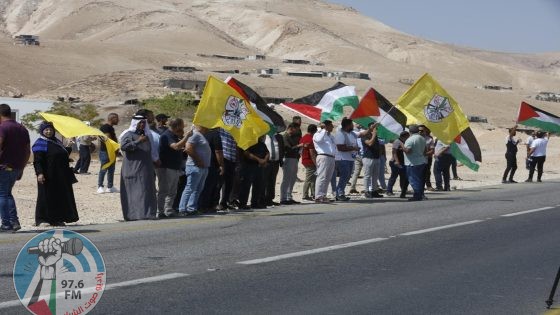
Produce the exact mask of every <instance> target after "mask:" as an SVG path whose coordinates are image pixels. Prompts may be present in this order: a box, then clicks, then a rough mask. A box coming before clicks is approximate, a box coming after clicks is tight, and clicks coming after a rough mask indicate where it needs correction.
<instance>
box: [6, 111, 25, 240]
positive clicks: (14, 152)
mask: <svg viewBox="0 0 560 315" xmlns="http://www.w3.org/2000/svg"><path fill="white" fill-rule="evenodd" d="M30 154H31V150H30V141H29V133H28V132H27V129H25V127H23V126H22V125H21V124H19V123H17V122H16V121H14V120H13V119H12V110H11V108H10V106H9V105H7V104H1V105H0V214H1V216H2V226H1V231H17V230H19V229H21V225H20V223H19V220H18V216H17V209H16V202H15V200H14V196H13V195H12V188H13V187H14V184H15V183H16V180H19V179H21V176H22V175H23V169H24V167H25V165H26V164H27V161H28V160H29V156H30Z"/></svg>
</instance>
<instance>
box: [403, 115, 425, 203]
mask: <svg viewBox="0 0 560 315" xmlns="http://www.w3.org/2000/svg"><path fill="white" fill-rule="evenodd" d="M408 129H409V131H410V134H411V135H410V137H409V138H408V139H406V141H405V143H404V146H403V152H404V164H405V165H406V174H407V175H408V180H409V182H410V186H412V189H413V190H414V196H413V197H412V198H409V199H408V200H409V201H420V200H422V199H423V198H425V197H424V183H425V177H424V169H425V167H426V163H427V160H426V155H425V153H426V139H425V138H424V136H422V135H420V133H419V132H420V128H419V127H418V125H410V126H409V127H408Z"/></svg>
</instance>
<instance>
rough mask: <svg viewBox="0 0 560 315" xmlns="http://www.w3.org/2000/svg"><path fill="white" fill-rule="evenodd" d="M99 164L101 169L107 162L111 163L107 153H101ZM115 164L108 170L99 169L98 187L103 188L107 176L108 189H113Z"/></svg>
mask: <svg viewBox="0 0 560 315" xmlns="http://www.w3.org/2000/svg"><path fill="white" fill-rule="evenodd" d="M99 162H100V163H101V167H103V165H104V164H105V163H107V162H109V154H107V151H99ZM115 164H116V162H115V163H113V164H111V166H109V167H108V168H106V169H103V168H100V169H99V176H98V177H97V187H103V181H104V180H105V174H107V188H111V187H113V178H114V177H115Z"/></svg>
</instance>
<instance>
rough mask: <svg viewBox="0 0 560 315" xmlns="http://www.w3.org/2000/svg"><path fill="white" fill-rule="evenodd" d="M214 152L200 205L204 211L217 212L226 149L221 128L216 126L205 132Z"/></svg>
mask: <svg viewBox="0 0 560 315" xmlns="http://www.w3.org/2000/svg"><path fill="white" fill-rule="evenodd" d="M204 138H206V141H208V144H209V145H210V150H211V152H212V154H211V158H210V167H209V168H208V176H207V177H206V181H205V182H204V189H202V193H201V194H200V197H199V199H198V200H199V201H198V207H199V211H200V212H202V213H216V212H217V209H216V207H217V206H218V203H219V201H220V188H221V187H220V177H221V176H223V175H224V151H223V147H222V137H221V136H220V129H219V128H214V129H210V130H208V132H207V133H206V134H204Z"/></svg>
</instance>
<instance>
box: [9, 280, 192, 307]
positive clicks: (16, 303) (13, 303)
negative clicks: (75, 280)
mask: <svg viewBox="0 0 560 315" xmlns="http://www.w3.org/2000/svg"><path fill="white" fill-rule="evenodd" d="M186 276H188V274H186V273H169V274H165V275H161V276H155V277H149V278H142V279H136V280H130V281H123V282H117V283H111V284H107V285H106V286H105V290H104V291H103V292H105V291H107V290H113V289H117V288H123V287H131V286H135V285H139V284H145V283H151V282H158V281H165V280H171V279H177V278H183V277H186ZM89 291H91V292H94V291H95V288H84V289H82V293H84V292H89ZM56 296H57V297H59V296H60V297H64V292H59V293H57V294H56ZM45 298H48V296H46V297H45ZM23 303H29V301H25V300H24V301H23ZM20 305H22V302H21V301H20V300H12V301H6V302H1V303H0V310H1V309H5V308H10V307H15V306H20Z"/></svg>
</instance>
